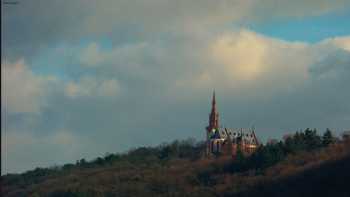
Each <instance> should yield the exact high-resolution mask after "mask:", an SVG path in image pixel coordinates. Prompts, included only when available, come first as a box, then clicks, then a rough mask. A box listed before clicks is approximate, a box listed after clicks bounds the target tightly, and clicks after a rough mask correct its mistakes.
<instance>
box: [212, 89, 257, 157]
mask: <svg viewBox="0 0 350 197" xmlns="http://www.w3.org/2000/svg"><path fill="white" fill-rule="evenodd" d="M206 137H207V138H206V142H207V143H206V149H207V150H206V154H207V156H208V157H210V156H219V155H231V156H232V157H233V158H235V157H236V155H237V153H238V152H239V151H240V152H241V153H242V154H243V155H250V154H252V153H253V152H254V151H255V150H256V149H257V148H258V146H259V142H258V139H257V137H256V135H255V132H254V129H243V128H238V129H232V128H221V127H220V125H219V113H218V111H217V108H216V99H215V92H214V93H213V98H212V106H211V112H210V114H209V125H208V126H207V127H206Z"/></svg>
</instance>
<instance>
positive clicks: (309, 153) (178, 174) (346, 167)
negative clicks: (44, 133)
mask: <svg viewBox="0 0 350 197" xmlns="http://www.w3.org/2000/svg"><path fill="white" fill-rule="evenodd" d="M203 150H204V143H203V142H195V141H194V140H191V139H189V140H184V141H174V142H172V143H169V144H162V145H159V146H157V147H141V148H137V149H133V150H130V151H129V152H127V153H123V154H106V155H105V156H104V157H99V158H97V159H95V160H92V161H86V160H85V159H80V160H78V161H77V162H76V163H75V164H66V165H63V166H59V167H53V168H37V169H35V170H32V171H28V172H26V173H23V174H8V175H5V176H2V177H1V186H2V192H3V195H4V196H143V197H146V196H201V197H204V196H338V197H339V196H349V195H350V188H349V187H348V186H347V183H348V180H349V178H350V139H349V137H348V136H346V135H345V136H343V137H342V138H336V137H334V136H333V135H332V133H331V132H330V131H329V130H327V131H326V132H325V133H324V134H323V135H318V134H317V132H316V130H311V129H306V130H305V131H303V132H297V133H295V134H293V135H290V136H288V137H286V138H285V139H283V140H280V141H278V140H273V141H270V142H269V143H267V144H266V145H261V146H260V147H259V148H258V150H257V151H256V152H255V153H254V154H253V155H251V156H249V157H244V156H243V154H238V157H237V159H236V160H234V161H233V160H232V159H231V158H230V157H224V156H219V157H217V158H209V159H208V158H205V157H203Z"/></svg>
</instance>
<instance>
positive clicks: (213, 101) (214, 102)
mask: <svg viewBox="0 0 350 197" xmlns="http://www.w3.org/2000/svg"><path fill="white" fill-rule="evenodd" d="M212 104H213V106H214V105H215V104H216V99H215V89H214V91H213V100H212Z"/></svg>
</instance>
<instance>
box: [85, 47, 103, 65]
mask: <svg viewBox="0 0 350 197" xmlns="http://www.w3.org/2000/svg"><path fill="white" fill-rule="evenodd" d="M103 59H104V57H103V56H102V54H101V52H100V47H99V46H98V44H97V43H90V44H89V45H88V46H87V47H86V48H85V49H83V51H82V52H81V56H80V62H81V63H82V64H83V65H86V66H97V65H98V64H100V63H101V62H102V61H103Z"/></svg>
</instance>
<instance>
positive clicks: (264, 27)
mask: <svg viewBox="0 0 350 197" xmlns="http://www.w3.org/2000/svg"><path fill="white" fill-rule="evenodd" d="M349 18H350V9H344V10H340V11H339V12H336V13H334V12H332V13H327V14H324V15H320V16H310V17H305V18H287V19H279V20H278V19H277V20H275V21H272V22H269V23H256V24H252V25H250V26H249V25H248V27H249V28H251V29H252V30H254V31H256V32H259V33H262V34H264V35H268V36H271V37H276V38H280V39H283V40H288V41H303V42H309V43H315V42H319V41H321V40H323V39H326V38H332V37H337V36H346V35H349V32H350V20H349Z"/></svg>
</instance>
